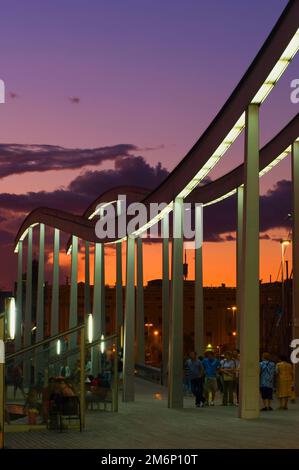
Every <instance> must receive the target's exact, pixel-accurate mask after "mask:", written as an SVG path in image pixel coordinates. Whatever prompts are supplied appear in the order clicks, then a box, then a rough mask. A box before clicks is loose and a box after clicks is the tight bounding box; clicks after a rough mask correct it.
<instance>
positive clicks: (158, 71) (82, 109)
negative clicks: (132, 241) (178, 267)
mask: <svg viewBox="0 0 299 470" xmlns="http://www.w3.org/2000/svg"><path fill="white" fill-rule="evenodd" d="M270 3H271V8H269V4H270ZM286 4H287V1H286V0H275V1H271V2H270V0H266V1H264V2H261V1H260V0H250V1H245V0H244V1H242V2H240V1H239V0H226V1H225V2H224V1H223V0H210V1H209V2H206V1H204V0H163V2H161V1H160V0H126V1H123V0H109V1H108V0H51V1H48V0H44V1H43V2H40V0H27V1H26V2H24V1H23V0H2V2H1V17H2V18H3V21H2V22H1V29H0V53H1V68H0V78H1V79H3V80H4V81H5V84H6V98H7V100H6V103H5V104H4V105H0V119H1V140H0V221H1V227H0V243H1V245H0V255H1V261H2V262H1V265H0V287H1V288H11V287H12V285H13V282H14V280H15V276H16V271H15V269H16V263H15V261H16V260H15V255H14V254H13V240H14V237H15V234H16V231H17V229H18V226H19V224H20V223H21V221H22V219H23V218H24V217H25V216H26V214H27V213H28V212H29V211H31V210H32V209H34V208H36V207H38V206H40V205H42V206H49V207H54V208H55V207H59V208H61V209H65V210H68V211H72V212H76V213H81V212H82V211H83V210H84V208H85V207H86V206H87V205H88V204H89V203H90V202H91V201H92V200H93V199H95V198H96V197H97V196H98V195H99V194H100V193H101V192H103V191H104V190H106V189H109V188H110V187H113V186H115V185H120V184H136V183H137V182H138V184H140V185H142V186H146V187H149V188H153V187H155V186H156V185H157V184H159V183H160V182H161V181H162V180H163V178H165V177H166V175H167V174H168V172H169V171H171V170H172V169H173V168H174V167H175V165H176V164H177V163H178V162H179V161H180V160H181V159H182V158H183V157H184V155H185V154H186V153H187V151H188V150H189V149H190V147H191V146H192V145H193V144H194V142H195V141H196V140H197V139H198V137H199V136H200V135H201V133H202V132H203V131H204V130H205V128H206V127H207V126H208V125H209V123H210V121H211V120H212V119H213V117H214V116H215V114H216V113H217V112H218V111H219V109H220V108H221V107H222V105H223V103H224V102H225V100H226V99H227V97H228V96H229V94H230V93H231V91H232V90H233V88H234V87H235V85H236V84H237V83H238V81H239V80H240V78H241V77H242V75H243V74H244V72H245V71H246V69H247V67H248V66H249V64H250V62H251V61H252V60H253V58H254V57H255V55H256V53H257V51H258V50H259V48H260V46H261V45H262V44H263V42H264V40H265V38H266V37H267V35H268V34H269V32H270V31H271V29H272V27H273V26H274V24H275V22H276V20H277V19H278V17H279V15H280V13H281V12H282V10H283V8H284V7H285V5H286ZM4 19H5V21H4ZM294 78H299V57H296V58H295V60H294V61H293V63H292V64H291V65H290V67H289V68H288V70H287V73H286V74H285V75H284V77H283V78H282V79H281V81H280V82H279V84H278V85H277V87H276V88H275V90H274V92H273V93H272V94H271V96H270V98H269V99H268V100H267V101H266V103H265V104H264V105H263V107H262V110H261V145H264V144H265V143H266V142H267V141H268V140H269V139H271V138H272V137H273V136H274V135H275V134H276V133H277V132H278V131H279V130H280V128H281V127H282V126H284V125H285V124H287V122H288V121H289V120H290V119H291V118H292V117H293V116H294V115H295V114H296V113H298V111H299V105H294V104H292V103H291V101H290V82H291V80H293V79H294ZM243 144H244V142H243V137H241V138H239V140H238V141H237V142H236V143H235V145H234V146H233V148H232V149H231V150H230V151H229V152H228V154H227V155H226V156H225V158H224V160H223V162H222V163H221V165H220V166H219V167H216V168H215V169H214V171H213V173H212V175H211V177H212V178H216V177H218V176H220V175H222V174H224V173H225V172H226V171H227V170H229V169H232V168H234V167H235V166H236V165H237V164H239V163H240V162H241V161H242V158H243ZM289 180H290V159H289V158H288V159H287V160H286V161H285V162H283V163H282V164H281V165H280V166H278V167H277V168H276V169H275V170H274V171H273V172H272V173H271V174H269V175H267V176H265V177H264V178H263V179H262V181H261V196H262V197H261V278H263V279H264V280H268V279H269V275H270V274H272V277H273V278H276V277H277V273H278V269H279V262H280V246H279V243H278V242H277V240H279V238H281V237H285V236H287V235H288V233H289V226H288V221H287V214H288V212H289V211H290V210H291V199H290V183H289ZM234 232H235V201H234V200H233V199H232V200H230V201H226V202H223V203H222V204H219V205H218V206H217V207H216V206H215V207H213V208H210V209H209V210H207V211H206V212H205V240H206V243H205V245H204V281H205V284H207V285H211V284H213V285H219V284H220V283H221V282H226V283H227V284H229V285H233V284H234V283H235V269H234V259H235V241H234V238H235V233H234ZM51 237H52V234H51V231H49V232H48V241H49V250H50V243H51ZM36 241H37V240H35V243H36ZM34 251H35V252H37V245H35V248H34ZM107 254H108V256H107V281H108V282H109V283H113V282H114V261H115V260H114V256H113V252H112V250H111V249H110V250H109V251H108V252H107ZM145 256H146V257H147V259H148V261H150V260H153V259H154V260H155V262H154V263H153V262H148V263H146V271H145V281H147V280H148V279H151V278H155V277H159V276H161V269H160V262H159V257H160V247H159V246H157V245H156V244H155V245H151V246H147V247H146V248H145ZM290 256H291V252H290V249H289V251H288V252H287V257H288V258H290ZM188 260H189V263H190V277H191V278H192V276H193V266H192V265H193V256H192V253H191V252H190V253H188ZM50 261H51V260H50V258H49V266H48V269H47V272H48V276H49V277H50V274H51V266H50ZM61 261H62V263H63V265H64V270H63V272H62V274H61V281H62V282H63V280H64V279H63V278H64V277H65V276H66V275H67V266H68V264H69V260H68V259H67V257H66V256H65V255H64V253H63V252H61ZM81 264H82V263H81ZM223 265H225V266H227V267H228V266H229V268H226V269H225V270H223ZM80 276H81V273H80Z"/></svg>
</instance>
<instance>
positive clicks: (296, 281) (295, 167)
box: [292, 140, 299, 397]
mask: <svg viewBox="0 0 299 470" xmlns="http://www.w3.org/2000/svg"><path fill="white" fill-rule="evenodd" d="M292 182H293V319H292V326H293V328H292V330H293V332H292V339H297V338H299V140H297V141H296V142H294V144H293V147H292ZM294 374H295V392H296V396H297V397H298V396H299V371H298V365H297V366H295V367H294Z"/></svg>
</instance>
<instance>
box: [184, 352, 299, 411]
mask: <svg viewBox="0 0 299 470" xmlns="http://www.w3.org/2000/svg"><path fill="white" fill-rule="evenodd" d="M259 371H260V393H261V398H262V401H263V407H262V409H261V411H272V410H273V408H272V407H271V402H272V400H273V392H274V390H276V396H277V398H278V399H279V409H280V410H287V409H288V401H289V399H290V398H292V396H293V394H294V377H293V366H292V364H290V363H289V362H288V360H287V358H286V357H285V356H280V359H279V361H278V362H277V363H276V364H275V362H274V361H272V360H271V356H270V354H269V353H267V352H265V353H263V354H262V360H261V361H260V363H259ZM239 372H240V352H239V350H238V349H235V350H234V351H232V352H230V351H227V352H226V353H225V354H224V357H223V358H222V359H218V358H217V357H216V356H215V354H214V352H213V351H206V353H205V356H204V357H201V356H199V357H197V354H196V352H192V353H190V354H189V356H188V357H187V358H185V361H184V391H185V392H187V393H188V392H189V393H192V394H193V395H194V397H195V405H196V406H197V407H199V408H201V407H203V406H214V404H215V395H216V392H217V390H219V391H220V392H221V393H222V405H223V406H227V405H237V406H238V404H239Z"/></svg>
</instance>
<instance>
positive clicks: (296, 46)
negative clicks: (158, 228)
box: [132, 29, 299, 236]
mask: <svg viewBox="0 0 299 470" xmlns="http://www.w3.org/2000/svg"><path fill="white" fill-rule="evenodd" d="M298 50H299V29H297V31H296V33H295V34H294V36H293V38H292V39H291V41H290V42H289V44H288V46H287V47H286V49H285V50H284V52H283V53H282V55H281V56H280V58H279V59H278V61H277V63H276V64H275V66H274V67H273V69H272V70H271V72H270V74H269V75H268V77H267V78H266V80H265V82H264V83H263V85H262V86H261V87H260V89H259V90H258V92H257V94H256V95H255V96H254V98H253V100H252V103H256V104H261V103H263V102H264V101H265V99H266V98H267V96H268V95H269V93H270V92H271V90H272V89H273V87H274V86H275V85H276V83H277V82H278V80H279V79H280V77H281V76H282V75H283V73H284V72H285V70H286V68H287V67H288V65H289V64H290V62H291V61H292V59H293V58H294V56H295V55H296V53H297V52H298ZM244 127H245V112H244V113H243V114H242V116H241V117H240V118H239V119H238V121H237V122H236V124H235V125H234V127H233V128H232V129H231V131H230V132H229V133H228V134H227V136H226V137H225V138H224V140H223V142H222V143H221V144H220V145H219V147H218V148H217V149H216V150H215V152H214V153H213V155H212V156H211V157H210V158H209V160H208V161H207V163H206V164H205V165H204V166H203V167H202V168H201V169H200V170H199V172H198V173H197V174H196V175H195V176H194V178H192V180H191V181H190V183H188V184H187V186H186V187H185V188H184V189H183V190H182V191H181V192H180V193H179V194H178V195H177V198H183V199H185V198H186V197H187V196H188V195H189V194H190V193H191V192H192V191H193V189H194V188H196V186H197V185H198V184H199V183H200V182H201V181H202V180H203V179H204V178H205V177H206V176H207V175H208V174H209V172H210V171H211V170H212V169H213V168H214V166H215V165H216V163H218V162H219V161H220V159H221V158H222V157H223V155H224V154H225V153H226V152H227V150H228V149H229V148H230V146H231V145H232V144H233V143H234V142H235V140H236V139H237V137H238V136H239V135H240V133H241V132H242V131H243V129H244ZM287 154H288V152H287ZM287 154H286V155H287ZM286 155H285V154H284V153H283V154H281V155H280V156H279V157H277V159H275V160H274V161H273V162H272V163H271V164H270V165H271V167H270V168H269V169H268V167H269V166H270V165H268V167H266V168H264V170H262V172H263V173H262V174H265V173H267V172H268V171H270V170H271V169H272V168H273V166H275V165H277V164H278V163H279V162H280V161H281V160H282V159H283V158H284V157H285V156H286ZM276 160H277V161H276ZM260 176H262V175H260ZM235 192H236V190H233V192H232V191H230V193H227V194H226V195H224V196H222V197H221V198H218V199H217V202H219V201H220V200H223V199H226V198H227V197H229V196H231V195H232V194H234V193H235ZM213 202H214V201H213ZM171 204H173V203H171ZM210 204H212V202H211V203H209V205H210ZM168 212H169V211H168ZM160 215H161V214H159V218H158V216H156V217H155V218H153V219H152V220H151V221H149V222H148V223H147V224H146V225H144V226H143V227H141V228H140V229H139V230H138V231H136V232H133V233H132V235H135V236H137V235H138V234H140V233H142V232H144V231H145V230H147V229H148V228H150V227H151V226H152V225H154V224H156V223H157V222H158V221H159V220H160V218H161V217H160Z"/></svg>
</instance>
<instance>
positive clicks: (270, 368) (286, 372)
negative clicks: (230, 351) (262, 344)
mask: <svg viewBox="0 0 299 470" xmlns="http://www.w3.org/2000/svg"><path fill="white" fill-rule="evenodd" d="M275 389H276V396H277V398H278V399H279V410H287V409H288V402H289V399H290V398H292V397H293V394H294V374H293V365H292V364H290V363H289V362H288V360H287V357H286V356H283V355H282V356H280V359H279V361H278V362H277V364H275V362H274V361H272V360H271V355H270V354H269V353H267V352H264V353H263V355H262V360H261V362H260V392H261V397H262V400H263V405H264V406H263V408H262V409H261V411H272V410H273V408H272V407H271V402H272V400H273V392H274V390H275Z"/></svg>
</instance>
